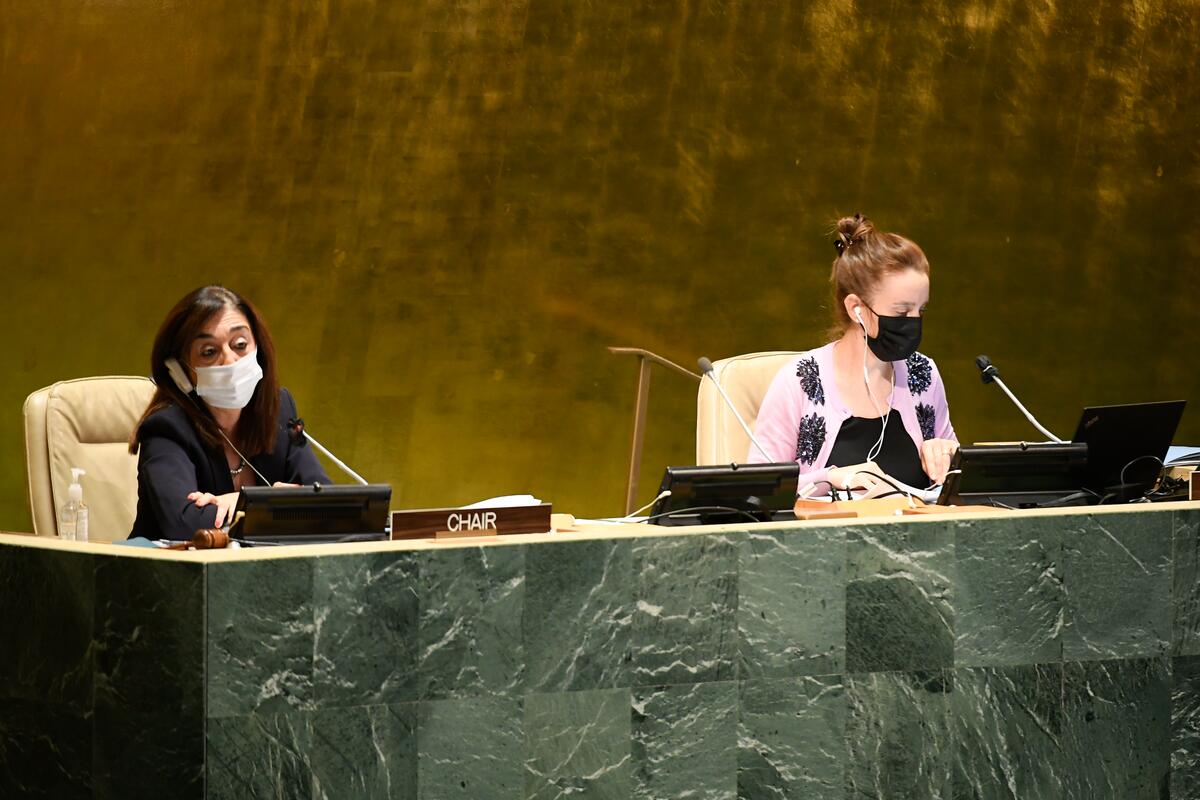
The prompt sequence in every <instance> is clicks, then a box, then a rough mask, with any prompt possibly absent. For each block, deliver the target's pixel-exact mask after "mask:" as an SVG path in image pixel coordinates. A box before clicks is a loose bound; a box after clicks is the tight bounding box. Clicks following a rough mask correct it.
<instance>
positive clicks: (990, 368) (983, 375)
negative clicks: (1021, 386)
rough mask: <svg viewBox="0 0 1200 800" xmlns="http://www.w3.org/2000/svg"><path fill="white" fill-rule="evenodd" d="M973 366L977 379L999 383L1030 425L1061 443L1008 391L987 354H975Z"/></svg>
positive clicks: (1061, 442) (1060, 440)
mask: <svg viewBox="0 0 1200 800" xmlns="http://www.w3.org/2000/svg"><path fill="white" fill-rule="evenodd" d="M975 366H976V367H978V368H979V379H980V380H982V381H983V382H984V383H992V382H995V383H997V384H999V386H1000V389H1001V391H1003V392H1004V393H1005V394H1006V395H1008V399H1009V400H1011V401H1012V402H1013V405H1015V406H1016V407H1017V409H1018V410H1019V411H1020V412H1021V413H1022V414H1024V415H1025V419H1027V420H1029V424H1030V425H1032V426H1033V427H1035V428H1037V429H1038V430H1039V431H1041V433H1042V435H1043V436H1045V437H1046V438H1048V439H1049V440H1050V441H1052V442H1057V443H1058V444H1063V440H1062V439H1060V438H1058V437H1057V436H1055V435H1054V434H1053V433H1051V432H1050V431H1048V430H1047V429H1046V428H1045V427H1044V426H1043V425H1042V423H1040V422H1038V421H1037V419H1035V418H1034V416H1033V414H1030V413H1029V409H1027V408H1026V407H1025V406H1024V405H1023V404H1022V403H1021V401H1020V400H1018V399H1017V396H1016V395H1015V394H1013V393H1012V392H1011V391H1009V389H1008V387H1007V386H1005V385H1004V381H1002V380H1000V370H998V369H996V365H995V364H993V363H992V360H991V359H990V358H988V357H987V356H977V357H976V358H975Z"/></svg>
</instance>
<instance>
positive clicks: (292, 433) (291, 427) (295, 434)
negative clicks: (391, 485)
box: [287, 417, 369, 486]
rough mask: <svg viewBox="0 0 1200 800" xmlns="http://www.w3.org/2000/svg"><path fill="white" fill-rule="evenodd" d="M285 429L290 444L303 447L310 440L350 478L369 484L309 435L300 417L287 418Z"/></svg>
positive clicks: (365, 484) (364, 484)
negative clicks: (290, 441)
mask: <svg viewBox="0 0 1200 800" xmlns="http://www.w3.org/2000/svg"><path fill="white" fill-rule="evenodd" d="M287 431H288V436H289V437H290V438H291V440H292V444H294V445H296V446H297V447H304V445H305V443H306V442H312V445H313V447H315V448H317V449H318V450H320V451H321V452H322V453H324V454H325V456H326V457H328V458H329V460H330V461H332V462H333V463H335V464H337V465H338V466H339V467H341V469H342V472H345V473H346V474H347V475H349V476H350V477H351V478H354V480H356V481H358V482H359V483H360V484H362V485H363V486H367V485H369V484H368V483H367V482H366V480H364V479H363V477H362V476H361V475H359V474H358V473H357V472H355V471H354V470H352V469H350V468H349V467H348V466H346V464H345V462H343V461H342V460H341V459H340V458H338V457H337V456H335V455H334V454H333V453H331V452H329V450H327V449H326V448H325V446H324V445H323V444H321V443H320V442H318V441H317V440H316V439H314V438H313V437H311V436H309V435H308V431H306V430H304V420H302V419H300V418H299V417H293V418H292V419H289V420H288V422H287Z"/></svg>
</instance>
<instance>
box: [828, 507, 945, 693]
mask: <svg viewBox="0 0 1200 800" xmlns="http://www.w3.org/2000/svg"><path fill="white" fill-rule="evenodd" d="M953 526H954V523H952V522H948V521H944V520H937V521H930V522H922V523H919V524H907V525H864V526H861V527H853V528H847V530H846V581H847V584H846V671H847V672H876V671H887V670H926V669H934V668H938V667H950V666H953V664H954V602H953V599H954V598H953V588H952V587H953V583H954V577H953V576H954V527H953Z"/></svg>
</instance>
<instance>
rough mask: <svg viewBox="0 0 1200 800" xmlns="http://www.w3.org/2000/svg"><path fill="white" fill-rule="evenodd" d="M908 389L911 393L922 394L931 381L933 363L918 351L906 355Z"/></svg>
mask: <svg viewBox="0 0 1200 800" xmlns="http://www.w3.org/2000/svg"><path fill="white" fill-rule="evenodd" d="M906 363H907V364H908V390H909V391H910V392H912V393H913V394H922V393H924V392H925V390H926V389H928V388H929V385H930V384H931V383H933V365H932V364H930V363H929V359H928V358H926V357H925V356H923V355H921V354H920V353H913V354H912V355H911V356H909V357H908V361H907V362H906Z"/></svg>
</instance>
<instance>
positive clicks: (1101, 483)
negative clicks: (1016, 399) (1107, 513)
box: [1071, 400, 1187, 494]
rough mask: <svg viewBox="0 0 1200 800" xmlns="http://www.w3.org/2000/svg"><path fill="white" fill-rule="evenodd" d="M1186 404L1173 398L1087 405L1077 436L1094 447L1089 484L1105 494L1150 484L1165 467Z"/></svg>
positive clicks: (1090, 449)
mask: <svg viewBox="0 0 1200 800" xmlns="http://www.w3.org/2000/svg"><path fill="white" fill-rule="evenodd" d="M1185 405H1187V401H1185V400H1169V401H1166V402H1161V403H1134V404H1131V405H1121V406H1090V407H1088V408H1085V409H1084V410H1083V415H1082V416H1081V417H1080V418H1079V425H1078V427H1076V428H1075V435H1074V436H1073V437H1072V438H1071V441H1073V442H1077V443H1078V442H1082V443H1086V444H1087V446H1088V463H1087V467H1086V468H1085V470H1084V483H1083V485H1084V486H1085V487H1086V488H1088V489H1091V490H1092V491H1096V492H1100V493H1101V494H1108V493H1111V492H1114V491H1118V492H1121V491H1123V490H1124V489H1129V490H1136V491H1137V493H1138V494H1140V493H1141V492H1142V491H1144V490H1145V488H1148V487H1149V485H1150V484H1152V483H1153V482H1154V480H1155V479H1156V478H1157V477H1158V474H1159V472H1160V471H1161V470H1162V467H1163V461H1164V460H1165V459H1166V457H1167V448H1169V447H1170V446H1171V440H1172V439H1173V438H1174V437H1175V429H1176V428H1178V427H1179V420H1180V419H1181V418H1182V417H1183V408H1184V406H1185Z"/></svg>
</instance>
